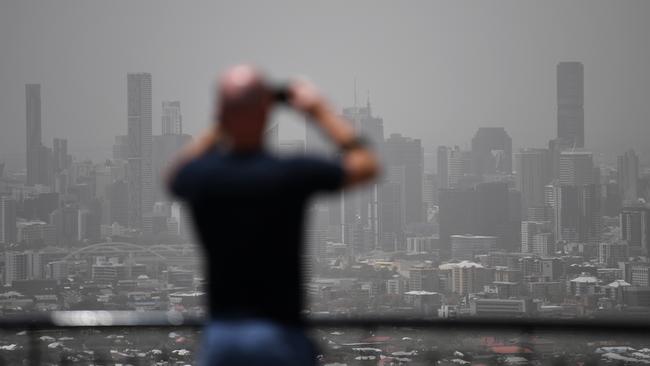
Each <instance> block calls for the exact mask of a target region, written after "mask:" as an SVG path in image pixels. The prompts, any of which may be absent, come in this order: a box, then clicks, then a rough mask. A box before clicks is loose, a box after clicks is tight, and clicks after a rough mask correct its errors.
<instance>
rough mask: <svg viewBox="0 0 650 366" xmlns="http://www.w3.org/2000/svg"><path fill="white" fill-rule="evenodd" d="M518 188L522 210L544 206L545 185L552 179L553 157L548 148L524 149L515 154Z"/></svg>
mask: <svg viewBox="0 0 650 366" xmlns="http://www.w3.org/2000/svg"><path fill="white" fill-rule="evenodd" d="M515 160H516V161H517V169H516V171H517V181H516V186H517V189H518V190H519V191H520V192H521V206H522V212H527V210H528V208H530V207H542V206H544V187H545V186H546V185H547V184H549V182H550V181H551V179H552V177H551V161H550V160H551V159H550V154H549V151H548V150H546V149H524V150H521V151H520V152H519V153H518V154H516V155H515Z"/></svg>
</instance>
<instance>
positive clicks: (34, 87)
mask: <svg viewBox="0 0 650 366" xmlns="http://www.w3.org/2000/svg"><path fill="white" fill-rule="evenodd" d="M25 106H26V110H25V119H26V123H27V124H26V126H27V134H26V136H27V141H26V142H27V144H26V147H27V154H26V156H27V159H26V161H27V182H26V183H27V184H28V185H34V184H39V183H42V181H43V179H42V176H41V174H42V167H41V165H42V164H41V157H42V155H43V153H42V150H43V145H42V140H41V84H27V85H25Z"/></svg>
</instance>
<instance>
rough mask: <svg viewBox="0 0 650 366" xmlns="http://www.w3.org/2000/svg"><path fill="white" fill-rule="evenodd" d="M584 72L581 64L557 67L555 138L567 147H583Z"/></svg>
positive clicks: (566, 63) (563, 63) (570, 63)
mask: <svg viewBox="0 0 650 366" xmlns="http://www.w3.org/2000/svg"><path fill="white" fill-rule="evenodd" d="M583 100H584V71H583V66H582V63H581V62H560V63H559V64H558V65H557V137H558V138H559V139H561V140H563V141H564V142H565V143H566V144H567V145H569V146H573V147H577V148H581V147H584V146H585V115H584V109H583Z"/></svg>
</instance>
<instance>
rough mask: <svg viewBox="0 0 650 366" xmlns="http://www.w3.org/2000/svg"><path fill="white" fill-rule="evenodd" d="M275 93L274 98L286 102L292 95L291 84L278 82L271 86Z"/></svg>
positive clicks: (279, 101) (282, 102)
mask: <svg viewBox="0 0 650 366" xmlns="http://www.w3.org/2000/svg"><path fill="white" fill-rule="evenodd" d="M271 90H272V93H273V99H274V100H275V101H276V102H278V103H281V104H286V103H288V102H289V98H290V97H291V89H290V88H289V84H277V85H275V86H272V88H271Z"/></svg>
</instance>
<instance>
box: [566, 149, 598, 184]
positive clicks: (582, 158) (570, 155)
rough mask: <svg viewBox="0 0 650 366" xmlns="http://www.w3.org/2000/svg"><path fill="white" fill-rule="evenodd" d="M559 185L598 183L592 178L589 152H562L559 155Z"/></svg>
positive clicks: (591, 161) (591, 158)
mask: <svg viewBox="0 0 650 366" xmlns="http://www.w3.org/2000/svg"><path fill="white" fill-rule="evenodd" d="M559 183H560V184H561V185H584V184H596V183H598V182H597V181H596V179H595V177H594V159H593V155H592V153H590V152H584V151H563V152H562V153H560V177H559Z"/></svg>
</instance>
